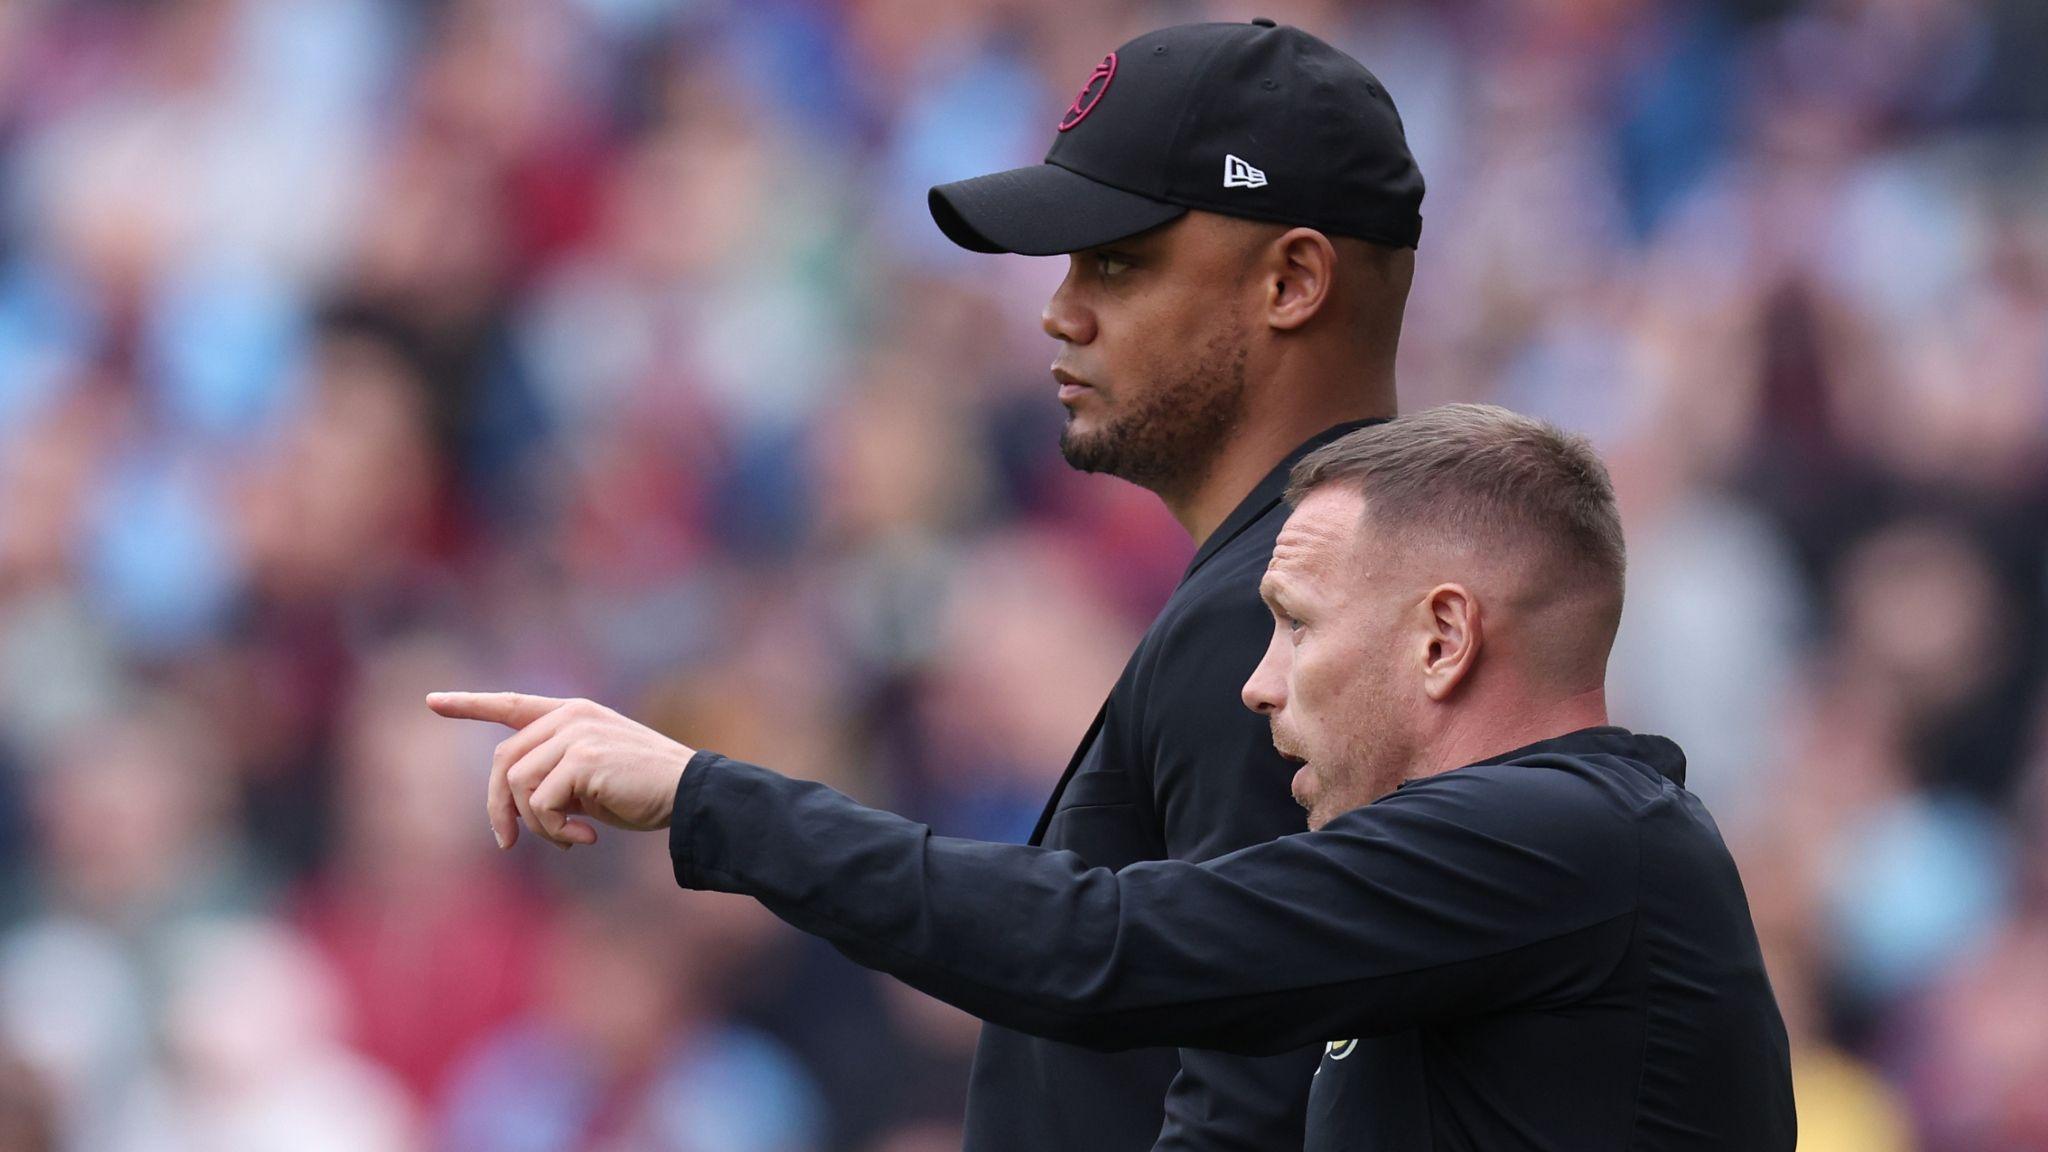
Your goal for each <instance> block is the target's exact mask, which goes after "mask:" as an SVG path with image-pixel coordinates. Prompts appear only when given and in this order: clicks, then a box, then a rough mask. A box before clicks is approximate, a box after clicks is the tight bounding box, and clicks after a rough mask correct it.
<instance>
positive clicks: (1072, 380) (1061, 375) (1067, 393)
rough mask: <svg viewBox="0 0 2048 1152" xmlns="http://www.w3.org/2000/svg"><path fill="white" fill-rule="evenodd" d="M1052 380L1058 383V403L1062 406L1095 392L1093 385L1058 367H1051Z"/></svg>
mask: <svg viewBox="0 0 2048 1152" xmlns="http://www.w3.org/2000/svg"><path fill="white" fill-rule="evenodd" d="M1052 378H1053V379H1054V380H1056V381H1058V382H1059V386H1060V403H1062V404H1064V403H1067V402H1068V401H1070V400H1074V399H1076V398H1078V397H1080V396H1083V395H1086V394H1088V393H1091V392H1094V391H1095V385H1093V384H1090V383H1089V382H1088V381H1086V380H1083V379H1081V378H1080V377H1079V376H1076V375H1074V374H1073V373H1072V372H1069V371H1067V370H1066V369H1065V368H1061V367H1059V366H1058V365H1054V366H1053V370H1052Z"/></svg>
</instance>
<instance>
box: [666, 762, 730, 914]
mask: <svg viewBox="0 0 2048 1152" xmlns="http://www.w3.org/2000/svg"><path fill="white" fill-rule="evenodd" d="M724 760H725V757H723V756H720V755H719V754H718V753H716V752H699V753H697V754H696V755H695V756H692V757H690V762H689V763H688V764H686V765H684V766H683V778H682V780H681V781H680V782H679V783H677V785H676V799H675V807H674V808H673V809H672V810H671V811H670V812H669V818H668V858H669V863H670V865H671V866H673V867H674V869H675V874H676V883H677V884H679V885H681V886H682V887H684V888H700V887H702V886H703V885H701V884H700V883H698V881H697V868H696V863H695V861H694V860H693V859H692V858H691V855H690V848H691V843H692V837H691V835H690V830H691V828H690V825H691V821H692V820H693V819H694V818H695V817H696V814H697V813H698V812H699V811H701V806H700V804H699V803H698V798H699V797H700V796H701V795H702V794H703V792H704V781H705V777H707V776H710V775H712V774H714V773H715V772H716V771H717V769H718V765H719V764H721V763H722V762H723V761H724Z"/></svg>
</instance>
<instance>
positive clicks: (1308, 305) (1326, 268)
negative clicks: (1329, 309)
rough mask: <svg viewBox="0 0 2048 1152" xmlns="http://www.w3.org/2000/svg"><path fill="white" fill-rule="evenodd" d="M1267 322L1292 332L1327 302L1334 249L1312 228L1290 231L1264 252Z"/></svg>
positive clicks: (1334, 265)
mask: <svg viewBox="0 0 2048 1152" xmlns="http://www.w3.org/2000/svg"><path fill="white" fill-rule="evenodd" d="M1267 252H1268V258H1269V259H1270V261H1271V275H1270V276H1269V277H1268V279H1267V282H1266V323H1268V324H1270V325H1271V326H1273V327H1274V328H1277V329H1280V330H1282V331H1292V330H1294V329H1296V328H1299V327H1301V326H1302V325H1304V324H1306V323H1308V322H1309V321H1310V320H1311V319H1313V318H1314V317H1315V315H1316V313H1318V312H1320V311H1322V309H1323V307H1324V306H1325V305H1326V304H1327V303H1328V301H1329V299H1330V289H1331V286H1332V281H1333V279H1334V277H1335V276H1336V272H1337V249H1336V248H1335V247H1334V246H1332V245H1331V243H1330V238H1329V237H1328V236H1325V235H1323V234H1322V233H1321V232H1318V231H1316V230H1315V229H1313V228H1290V229H1288V230H1287V231H1286V232H1285V233H1283V234H1281V235H1280V236H1279V237H1278V238H1277V239H1275V240H1274V241H1273V242H1272V245H1271V246H1270V247H1269V248H1268V249H1267Z"/></svg>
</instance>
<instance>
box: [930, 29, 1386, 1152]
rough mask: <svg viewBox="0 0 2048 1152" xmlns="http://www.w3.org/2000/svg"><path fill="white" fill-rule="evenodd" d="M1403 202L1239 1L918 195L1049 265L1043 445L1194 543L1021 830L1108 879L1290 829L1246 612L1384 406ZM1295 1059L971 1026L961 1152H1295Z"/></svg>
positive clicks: (1341, 110) (1278, 36)
mask: <svg viewBox="0 0 2048 1152" xmlns="http://www.w3.org/2000/svg"><path fill="white" fill-rule="evenodd" d="M1422 192H1423V185H1422V176H1421V174H1420V173H1419V172H1418V171H1417V170H1416V167H1415V163H1414V160H1413V159H1412V158H1411V157H1410V156H1409V153H1408V147H1407V143H1406V140H1405V139H1404V137H1403V133H1402V128H1401V121H1400V117H1399V116H1398V114H1397V113H1396V112H1395V110H1394V105H1393V103H1392V101H1391V100H1390V99H1389V98H1388V96H1387V93H1386V90H1385V89H1384V88H1383V87H1382V86H1381V85H1380V84H1379V82H1378V80H1377V79H1375V78H1374V76H1373V75H1372V74H1371V73H1370V72H1368V71H1367V70H1366V69H1365V68H1364V67H1363V66H1362V65H1360V64H1359V63H1358V61H1356V60H1354V59H1352V58H1351V57H1349V56H1347V55H1345V54H1344V53H1342V52H1340V51H1338V50H1337V49H1335V48H1332V47H1331V46H1330V45H1328V44H1325V43H1323V42H1322V41H1321V40H1318V39H1317V38H1315V37H1313V36H1311V35H1309V34H1307V33H1305V32H1303V31H1301V30H1299V29H1296V28H1287V27H1276V26H1275V25H1274V23H1273V21H1271V20H1265V19H1260V20H1255V21H1253V22H1251V23H1249V24H1196V25H1185V26H1180V27H1173V28H1165V29H1161V30H1159V31H1156V32H1150V33H1147V34H1145V35H1143V36H1139V37H1138V38H1136V39H1134V40H1132V41H1130V42H1129V43H1127V44H1124V45H1123V46H1122V47H1119V48H1118V49H1117V50H1116V51H1114V52H1111V53H1110V54H1108V55H1107V56H1104V57H1103V58H1102V60H1101V62H1100V63H1098V64H1097V65H1096V66H1095V68H1094V69H1093V71H1092V72H1091V73H1090V74H1089V76H1088V77H1087V79H1086V82H1085V83H1084V84H1083V86H1082V88H1081V90H1080V92H1079V93H1078V94H1077V95H1076V96H1075V98H1074V101H1073V103H1072V104H1070V105H1069V106H1068V107H1067V108H1066V109H1065V111H1064V113H1063V114H1062V115H1061V116H1060V118H1059V120H1058V123H1057V128H1056V131H1055V134H1054V137H1053V143H1052V148H1051V150H1050V151H1049V152H1048V153H1047V154H1046V158H1045V162H1044V163H1043V164H1038V165H1034V166H1031V167H1028V168H1021V169H1017V170H1014V171H1009V172H998V173H994V174H992V175H987V176H981V177H976V178H974V179H971V180H963V181H960V182H958V183H954V184H945V185H941V186H939V187H937V188H934V189H932V191H931V211H932V217H933V219H934V220H935V221H936V222H937V223H938V225H939V227H940V228H941V229H942V230H943V231H944V232H945V233H946V235H947V236H948V237H950V238H951V239H952V240H953V241H954V242H955V243H957V244H959V245H961V246H962V247H964V248H968V249H971V250H973V251H977V252H1018V253H1024V254H1027V255H1034V256H1044V255H1056V254H1066V255H1067V256H1068V261H1069V263H1068V271H1067V276H1066V279H1065V281H1064V282H1063V283H1062V284H1061V285H1060V287H1059V289H1058V291H1057V292H1055V293H1054V295H1053V298H1052V300H1051V301H1050V302H1049V303H1048V304H1047V305H1046V308H1045V313H1044V324H1045V330H1046V332H1047V334H1049V335H1051V336H1052V337H1053V338H1054V339H1055V340H1057V341H1058V342H1059V349H1058V353H1057V355H1056V356H1055V358H1054V362H1053V366H1052V374H1053V376H1054V378H1055V379H1056V380H1057V381H1058V383H1059V399H1060V403H1061V404H1062V405H1064V406H1065V408H1066V417H1067V422H1066V427H1065V430H1064V432H1063V433H1062V435H1061V439H1060V448H1061V452H1062V453H1063V454H1064V455H1065V457H1066V459H1067V461H1068V462H1069V463H1070V464H1072V465H1073V466H1074V467H1076V468H1080V469H1083V470H1086V471H1091V472H1107V473H1109V474H1111V475H1114V476H1119V477H1122V478H1123V479H1126V480H1129V481H1131V482H1133V483H1136V484H1140V485H1143V486H1144V487H1146V488H1148V489H1150V490H1152V491H1153V492H1155V493H1157V494H1158V496H1159V497H1160V499H1161V500H1163V501H1164V502H1165V503H1166V506H1167V507H1168V508H1169V509H1170V510H1171V511H1172V513H1173V514H1174V516H1175V517H1176V518H1177V519H1178V520H1179V521H1180V522H1181V524H1182V526H1183V527H1185V528H1186V529H1187V531H1188V534H1189V535H1190V536H1192V537H1193V538H1194V539H1195V540H1196V542H1197V551H1196V553H1195V557H1194V560H1193V561H1192V563H1190V564H1189V566H1188V569H1187V571H1186V573H1185V574H1184V575H1183V576H1182V578H1181V582H1180V585H1179V587H1177V588H1176V589H1175V590H1174V593H1173V596H1172V598H1171V599H1170V600H1168V602H1167V604H1166V606H1165V608H1164V609H1163V610H1162V611H1161V612H1160V614H1159V617H1158V618H1157V619H1156V620H1155V621H1154V622H1153V624H1152V626H1151V628H1150V629H1149V630H1148V631H1147V633H1146V635H1145V638H1144V640H1143V641H1142V642H1141V643H1140V644H1139V646H1138V650H1137V652H1136V653H1135V654H1133V656H1132V657H1131V660H1130V663H1129V664H1128V665H1127V666H1126V667H1125V669H1124V672H1123V675H1122V677H1121V678H1120V679H1119V680H1118V682H1117V684H1116V686H1115V688H1114V690H1113V691H1112V692H1111V694H1110V697H1109V700H1108V701H1107V703H1105V704H1104V705H1103V708H1102V711H1101V712H1100V713H1099V714H1098V715H1097V717H1096V720H1095V723H1094V725H1093V726H1092V727H1091V728H1090V729H1089V731H1088V734H1087V736H1086V737H1085V738H1084V739H1083V740H1082V742H1081V746H1080V748H1079V749H1078V750H1077V751H1076V752H1075V754H1074V756H1073V759H1072V761H1071V762H1070V763H1069V764H1068V766H1067V771H1066V775H1065V777H1064V778H1063V779H1062V781H1061V784H1060V787H1059V789H1058V790H1057V791H1056V792H1055V794H1054V796H1053V798H1052V800H1051V801H1050V803H1048V805H1047V806H1046V810H1045V813H1044V814H1043V815H1042V816H1041V817H1040V819H1039V822H1038V828H1037V830H1036V832H1035V833H1034V835H1033V837H1032V843H1034V844H1041V845H1045V846H1047V847H1051V848H1063V849H1068V850H1071V851H1073V852H1075V853H1077V854H1078V855H1079V856H1080V857H1081V858H1082V859H1083V860H1085V861H1086V862H1088V863H1089V864H1092V865H1100V866H1107V867H1110V868H1121V867H1123V866H1125V865H1128V864H1132V863H1136V862H1138V861H1142V860H1159V859H1178V860H1197V861H1199V860H1208V859H1213V858H1215V857H1217V856H1221V855H1223V854H1225V853H1227V852H1231V851H1234V850H1236V849H1239V848H1243V847H1245V846H1247V845H1251V844H1256V843H1261V842H1264V841H1267V840H1271V839H1274V838H1276V837H1279V836H1283V835H1286V834H1287V833H1290V832H1296V831H1299V830H1300V827H1301V812H1300V810H1299V809H1298V808H1296V807H1295V806H1294V805H1293V803H1292V802H1291V801H1290V799H1289V796H1288V787H1287V785H1288V781H1289V779H1290V778H1291V777H1292V775H1293V772H1294V767H1293V765H1291V764H1288V763H1287V762H1286V761H1285V760H1283V759H1282V758H1281V757H1280V756H1279V755H1278V754H1277V753H1276V752H1275V751H1274V749H1273V745H1272V740H1271V736H1270V733H1269V732H1268V731H1267V726H1266V724H1265V723H1264V722H1263V720H1261V719H1260V718H1259V717H1258V716H1256V715H1254V714H1252V713H1250V712H1248V711H1246V710H1245V709H1243V708H1242V707H1240V706H1239V704H1238V691H1239V688H1240V687H1241V686H1242V684H1243V683H1244V678H1245V676H1246V674H1247V673H1249V672H1250V670H1251V669H1252V667H1253V666H1254V665H1255V664H1257V663H1258V659H1259V654H1260V652H1261V651H1262V650H1263V648H1264V646H1265V643H1266V640H1267V637H1268V636H1269V635H1270V631H1271V619H1270V617H1269V616H1268V615H1267V613H1266V610H1265V608H1264V606H1263V605H1262V604H1261V602H1260V600H1259V594H1258V585H1259V578H1260V574H1261V572H1262V571H1263V570H1264V568H1265V564H1266V560H1267V558H1268V557H1269V556H1270V555H1271V554H1272V550H1273V541H1274V537H1275V535H1276V534H1277V533H1278V532H1279V530H1280V524H1281V521H1282V520H1284V519H1285V517H1286V512H1285V509H1284V508H1283V507H1282V506H1281V500H1280V496H1281V492H1282V489H1283V488H1284V487H1285V482H1286V476H1287V469H1288V467H1289V466H1290V465H1291V464H1293V463H1294V462H1295V461H1296V460H1297V459H1299V458H1300V457H1301V456H1302V455H1303V454H1305V453H1306V452H1307V451H1308V450H1310V449H1311V448H1313V447H1316V446H1318V445H1320V444H1323V443H1326V442H1328V441H1329V440H1331V439H1334V438H1335V437H1336V436H1338V435H1339V434H1341V433H1342V432H1344V431H1347V430H1349V429H1351V428H1354V427H1357V426H1358V425H1359V424H1361V423H1363V422H1366V421H1370V420H1373V419H1377V418H1385V417H1389V416H1392V415H1393V414H1394V411H1395V394H1394V352H1395V346H1396V343H1397V341H1398V339H1399V336H1400V331H1401V313H1402V308H1403V306H1404V304H1405V302H1406V299H1407V294H1408V284H1409V280H1410V277H1411V276H1412V274H1413V268H1414V251H1413V249H1414V247H1415V244H1416V240H1417V237H1418V236H1419V234H1420V232H1421V225H1422V219H1421V215H1420V211H1419V209H1420V205H1421V201H1422ZM1317 1056H1318V1053H1317V1052H1316V1051H1314V1050H1308V1051H1298V1052H1294V1053H1291V1054H1288V1055H1283V1056H1277V1057H1268V1058H1264V1059H1249V1058H1243V1057H1233V1056H1226V1055H1222V1054H1219V1053H1216V1052H1210V1051H1197V1050H1185V1051H1180V1052H1175V1051H1173V1050H1170V1049H1149V1050H1142V1051H1137V1052H1128V1053H1120V1054H1105V1053H1098V1052H1092V1051H1087V1050H1084V1049H1081V1048H1078V1047H1075V1046H1072V1045H1068V1044H1061V1043H1056V1042H1053V1041H1049V1040H1042V1039H1038V1038H1035V1037H1031V1036H1025V1035H1022V1034H1020V1033H1018V1032H1014V1031H1011V1030H1009V1029H1006V1028H1003V1027H1000V1026H997V1025H993V1024H991V1025H988V1026H986V1027H984V1029H983V1032H982V1038H981V1044H980V1048H979V1049H978V1051H977V1053H976V1056H975V1063H974V1073H973V1080H972V1083H971V1087H970V1089H969V1097H968V1107H967V1139H966V1149H967V1152H1025V1150H1043V1149H1073V1150H1082V1152H1090V1150H1100V1152H1140V1150H1142V1149H1146V1148H1159V1149H1172V1150H1175V1152H1181V1150H1195V1149H1218V1150H1221V1149H1274V1148H1297V1147H1300V1146H1301V1139H1302V1122H1303V1121H1302V1118H1303V1110H1304V1107H1305V1101H1306V1096H1307V1092H1308V1086H1309V1077H1310V1073H1311V1072H1312V1071H1313V1069H1314V1068H1315V1065H1316V1059H1317Z"/></svg>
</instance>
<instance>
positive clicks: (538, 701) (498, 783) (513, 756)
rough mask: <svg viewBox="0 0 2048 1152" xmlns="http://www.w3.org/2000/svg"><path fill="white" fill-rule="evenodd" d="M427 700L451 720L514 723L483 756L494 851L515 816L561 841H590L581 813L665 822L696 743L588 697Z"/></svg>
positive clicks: (639, 823) (634, 822) (505, 844)
mask: <svg viewBox="0 0 2048 1152" xmlns="http://www.w3.org/2000/svg"><path fill="white" fill-rule="evenodd" d="M427 707H429V708H432V709H433V710H434V711H435V712H438V713H440V714H441V715H443V716H447V717H451V718H453V719H458V720H488V721H492V722H494V723H498V724H503V725H505V726H506V727H508V728H513V729H517V731H515V732H513V733H512V735H510V736H508V737H506V738H505V740H504V742H503V743H501V744H499V745H498V748H497V751H496V753H495V754H494V755H492V757H491V782H490V786H489V789H488V791H487V792H486V795H485V802H484V803H485V807H486V808H487V809H488V810H489V812H490V817H491V833H492V835H494V836H496V837H497V840H498V847H500V848H510V847H511V846H512V844H513V842H514V841H516V840H518V838H519V824H520V822H521V821H522V820H523V821H524V822H525V823H526V826H527V827H529V828H531V829H533V830H534V832H535V833H536V834H538V835H539V836H540V837H541V838H543V839H545V840H547V841H548V842H549V843H551V844H556V845H559V846H560V847H562V848H568V847H569V846H571V845H572V844H595V843H597V829H596V827H595V826H593V825H592V824H591V823H590V820H597V821H601V822H603V823H606V824H611V825H614V826H616V827H619V828H627V829H631V830H633V831H636V832H645V831H652V830H654V829H657V828H666V827H668V822H669V814H670V812H671V811H672V810H673V808H674V805H675V797H676V788H677V786H678V785H679V784H680V783H681V782H682V776H683V768H684V766H686V765H687V764H689V762H690V757H692V756H694V755H696V749H694V748H690V747H687V746H685V745H682V744H678V743H676V742H675V741H674V740H671V739H669V738H668V737H666V736H663V735H662V734H661V733H659V732H656V731H654V730H653V729H652V728H649V727H647V726H646V725H644V724H640V723H638V722H636V721H633V720H630V719H627V718H626V717H624V716H621V715H620V714H619V713H617V712H614V711H612V710H611V709H610V708H607V707H605V706H604V705H602V704H596V703H593V702H591V701H589V700H557V699H554V698H552V697H548V696H527V695H523V694H521V693H518V692H433V693H429V694H428V695H427ZM572 816H584V817H588V818H589V819H586V820H575V819H571V818H570V817H572Z"/></svg>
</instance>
